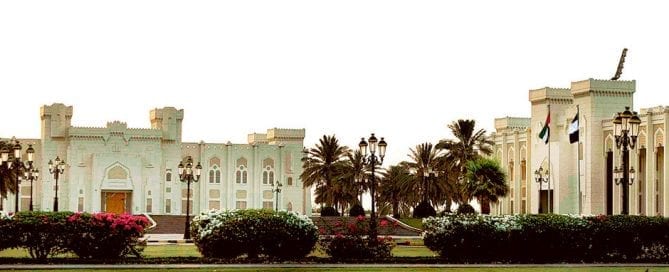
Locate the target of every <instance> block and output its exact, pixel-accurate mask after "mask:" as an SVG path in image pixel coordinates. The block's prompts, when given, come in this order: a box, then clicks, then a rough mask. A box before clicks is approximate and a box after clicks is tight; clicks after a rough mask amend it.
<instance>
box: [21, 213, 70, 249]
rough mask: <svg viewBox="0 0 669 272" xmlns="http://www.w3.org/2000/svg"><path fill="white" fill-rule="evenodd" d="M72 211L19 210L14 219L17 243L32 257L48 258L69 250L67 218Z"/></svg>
mask: <svg viewBox="0 0 669 272" xmlns="http://www.w3.org/2000/svg"><path fill="white" fill-rule="evenodd" d="M71 215H72V212H19V213H17V214H16V215H15V216H14V217H13V218H12V219H13V221H14V231H15V234H16V237H17V240H16V242H17V245H18V246H19V247H23V248H26V249H27V250H28V253H29V254H30V256H31V257H33V258H37V259H46V258H47V257H48V256H53V255H55V254H58V253H62V252H66V251H67V244H68V240H67V235H66V234H67V233H68V229H67V226H66V224H67V218H68V217H69V216H71Z"/></svg>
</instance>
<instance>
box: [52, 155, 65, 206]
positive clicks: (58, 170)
mask: <svg viewBox="0 0 669 272" xmlns="http://www.w3.org/2000/svg"><path fill="white" fill-rule="evenodd" d="M64 172H65V161H61V160H60V157H58V156H56V160H55V163H54V161H51V160H49V173H50V174H52V175H53V179H54V180H55V181H56V188H55V189H56V192H55V193H54V195H53V211H54V212H57V211H58V178H59V177H60V175H62V174H63V173H64Z"/></svg>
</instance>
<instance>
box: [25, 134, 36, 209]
mask: <svg viewBox="0 0 669 272" xmlns="http://www.w3.org/2000/svg"><path fill="white" fill-rule="evenodd" d="M26 153H27V154H28V167H26V171H25V172H23V175H24V177H25V180H29V181H30V206H29V209H30V211H31V212H32V211H33V181H35V180H37V178H38V177H39V169H37V168H34V167H33V158H34V155H35V149H34V148H33V145H31V144H29V145H28V149H26Z"/></svg>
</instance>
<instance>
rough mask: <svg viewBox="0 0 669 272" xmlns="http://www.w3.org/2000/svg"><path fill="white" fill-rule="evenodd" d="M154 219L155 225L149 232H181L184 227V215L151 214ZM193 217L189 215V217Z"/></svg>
mask: <svg viewBox="0 0 669 272" xmlns="http://www.w3.org/2000/svg"><path fill="white" fill-rule="evenodd" d="M151 218H153V220H154V221H156V227H155V228H154V229H152V230H151V231H150V232H149V233H151V234H175V233H180V234H183V233H184V230H185V227H186V225H185V224H186V216H185V215H157V214H156V215H151ZM192 218H193V217H192V216H191V219H192Z"/></svg>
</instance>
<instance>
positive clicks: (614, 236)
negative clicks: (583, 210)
mask: <svg viewBox="0 0 669 272" xmlns="http://www.w3.org/2000/svg"><path fill="white" fill-rule="evenodd" d="M423 226H424V228H425V230H426V232H425V235H424V241H425V245H426V246H427V247H428V248H429V249H430V250H433V251H436V252H438V253H439V255H440V256H441V257H442V258H443V259H446V260H449V261H453V262H519V263H528V262H531V263H543V262H600V261H604V262H610V261H628V262H635V261H654V262H656V261H660V262H666V261H669V255H668V254H667V253H669V220H668V219H666V218H662V217H645V216H623V215H615V216H602V215H600V216H589V217H578V216H568V215H554V214H549V215H515V216H463V215H455V216H446V217H438V218H434V217H432V218H428V219H425V221H424V222H423Z"/></svg>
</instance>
